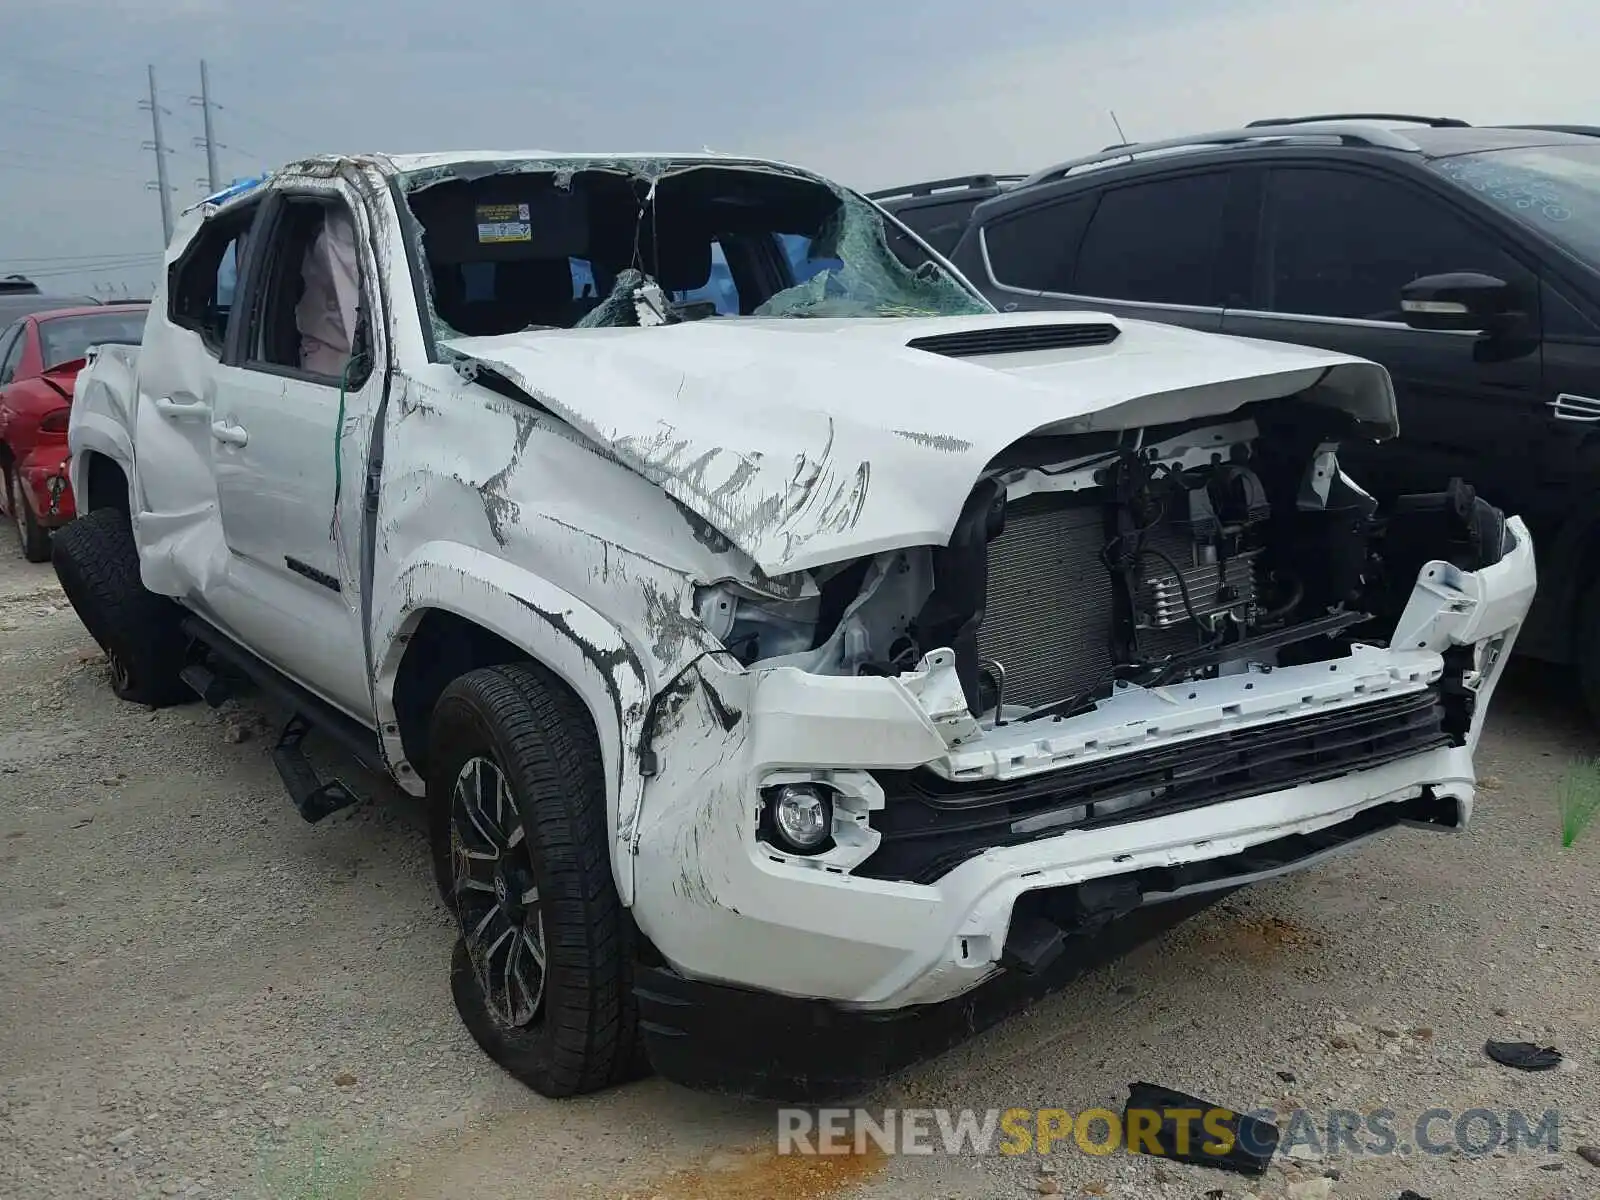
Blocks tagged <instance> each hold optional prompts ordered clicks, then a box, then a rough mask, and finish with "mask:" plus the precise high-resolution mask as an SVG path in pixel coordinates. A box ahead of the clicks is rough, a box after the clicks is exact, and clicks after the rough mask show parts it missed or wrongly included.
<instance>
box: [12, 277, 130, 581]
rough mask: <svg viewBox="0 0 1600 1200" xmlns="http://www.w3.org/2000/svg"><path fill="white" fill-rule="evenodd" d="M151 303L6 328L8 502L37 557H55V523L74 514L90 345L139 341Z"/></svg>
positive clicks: (34, 318) (64, 311)
mask: <svg viewBox="0 0 1600 1200" xmlns="http://www.w3.org/2000/svg"><path fill="white" fill-rule="evenodd" d="M148 310H149V306H148V305H146V304H106V305H96V306H94V307H90V308H58V309H54V310H51V311H46V312H35V313H30V314H28V315H27V316H25V317H23V318H22V319H21V320H19V321H17V322H16V323H14V324H12V325H10V326H8V327H7V328H6V329H4V330H0V473H3V475H4V483H5V487H4V489H3V491H0V503H3V505H4V507H5V510H6V512H7V513H8V514H9V515H10V516H11V519H12V520H13V521H15V522H16V526H17V533H18V534H19V536H20V537H21V539H22V553H23V556H24V557H25V558H27V560H28V561H29V562H46V561H48V560H49V558H50V531H51V530H52V529H55V528H57V527H59V526H62V525H65V524H66V523H67V522H68V521H70V520H72V517H73V514H74V508H73V503H72V491H71V488H70V487H69V486H68V484H67V461H66V460H67V418H68V416H69V415H70V413H71V405H72V385H73V383H74V381H75V380H76V379H77V377H78V369H79V368H80V367H82V366H83V362H84V357H85V356H86V355H87V354H88V352H89V347H90V346H99V345H104V344H105V343H107V342H122V343H125V344H129V345H137V344H138V342H139V339H140V337H141V336H143V334H144V319H145V314H146V312H148Z"/></svg>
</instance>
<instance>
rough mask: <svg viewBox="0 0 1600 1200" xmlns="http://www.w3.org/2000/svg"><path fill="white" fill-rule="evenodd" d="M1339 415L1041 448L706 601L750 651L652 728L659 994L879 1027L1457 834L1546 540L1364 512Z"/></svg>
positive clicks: (643, 847)
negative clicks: (815, 562) (1149, 923)
mask: <svg viewBox="0 0 1600 1200" xmlns="http://www.w3.org/2000/svg"><path fill="white" fill-rule="evenodd" d="M1340 432H1341V430H1340V422H1339V421H1337V420H1334V419H1332V416H1331V415H1330V412H1329V411H1328V410H1327V409H1325V408H1319V407H1317V406H1314V405H1307V404H1305V403H1302V402H1300V401H1297V400H1294V399H1285V400H1276V401H1268V402H1262V403H1258V404H1254V405H1249V406H1246V407H1245V408H1243V409H1241V410H1239V411H1238V412H1235V413H1233V414H1230V416H1229V418H1228V419H1227V421H1226V422H1221V423H1219V422H1216V421H1212V422H1205V421H1197V422H1193V423H1191V424H1190V425H1188V426H1187V427H1168V428H1151V429H1148V430H1145V431H1142V432H1130V433H1126V434H1120V435H1118V436H1117V438H1116V439H1115V441H1116V443H1117V444H1115V445H1110V446H1106V445H1104V444H1103V443H1104V439H1100V441H1101V445H1100V446H1099V448H1096V447H1095V439H1094V438H1093V437H1091V436H1084V437H1081V438H1072V437H1065V438H1044V439H1039V440H1037V441H1028V440H1024V441H1023V442H1021V443H1018V444H1017V445H1015V446H1013V447H1011V448H1010V449H1008V451H1007V452H1006V453H1005V454H1004V455H1003V456H1001V457H1000V458H999V459H997V460H996V461H995V462H994V463H992V464H991V467H990V469H989V470H987V471H986V472H985V473H984V475H983V477H982V479H981V480H980V482H979V483H978V484H977V486H976V487H975V488H973V490H972V491H971V493H970V494H969V496H968V498H967V500H966V502H965V504H964V505H963V507H962V509H961V515H960V518H959V520H958V521H957V522H956V524H955V527H954V529H953V531H952V533H951V536H950V538H949V540H948V543H947V544H945V545H942V546H923V547H915V548H908V549H901V550H895V551H889V552H885V553H881V554H876V555H872V556H868V557H864V558H861V559H857V560H855V561H852V562H849V563H845V564H839V565H835V566H831V567H829V568H826V569H821V570H815V571H812V572H808V573H807V575H808V578H809V580H810V582H812V583H813V584H814V594H808V595H806V596H805V597H804V598H801V599H797V600H792V601H776V600H774V599H772V598H771V597H770V596H760V595H756V594H754V593H751V592H747V591H745V590H744V589H742V588H740V587H738V586H733V585H728V584H719V585H715V586H709V587H705V588H702V589H701V590H700V592H699V593H698V611H699V615H700V619H701V620H702V621H703V622H704V624H705V625H706V627H707V628H708V629H709V630H710V631H711V632H712V633H713V634H714V635H715V636H716V637H717V638H718V639H719V640H720V642H721V644H722V645H723V646H725V647H726V648H727V650H728V652H729V656H731V657H733V658H736V659H737V660H738V662H739V664H740V665H741V666H742V668H743V669H742V670H740V669H737V668H735V667H734V666H733V665H732V664H730V663H729V662H728V661H727V658H726V657H723V656H718V657H716V658H713V659H708V660H702V661H701V662H699V663H697V664H696V665H695V666H694V667H693V668H692V671H691V674H692V676H693V681H694V682H693V685H692V686H691V687H688V688H685V689H683V691H682V692H681V693H680V694H681V695H682V696H683V697H685V699H684V700H683V702H682V704H681V710H680V711H678V712H676V713H675V715H674V718H673V719H672V720H670V721H666V722H663V723H662V724H661V725H659V726H658V727H657V733H658V737H657V740H656V742H655V745H654V747H653V749H652V753H656V752H659V754H660V769H661V774H660V775H659V776H658V777H657V779H656V780H654V781H653V783H652V786H651V788H650V789H648V790H647V793H646V796H645V800H644V805H643V808H642V811H641V819H640V824H639V829H638V831H637V840H636V842H635V847H636V852H637V853H638V855H639V858H638V860H637V861H638V868H637V870H638V880H639V883H638V899H639V903H638V907H637V910H636V911H637V912H638V915H639V920H640V924H641V927H642V928H643V929H644V930H645V931H646V933H647V934H648V935H649V936H650V937H651V939H652V942H653V944H654V946H655V949H656V950H657V951H659V952H660V954H661V955H662V962H661V964H660V967H659V971H660V972H662V973H663V974H662V975H661V978H660V979H658V980H657V983H658V984H659V986H660V987H662V988H667V989H669V990H670V991H671V992H672V994H673V995H675V996H677V997H678V998H679V1000H682V999H683V996H684V995H690V996H692V995H693V994H694V993H695V991H696V989H699V988H711V989H713V991H714V990H715V987H717V986H720V985H725V984H730V983H732V984H738V985H742V986H754V987H759V988H761V989H763V990H766V991H774V992H778V993H780V994H784V995H789V996H795V997H811V998H819V999H825V1000H827V1001H829V1002H832V1003H833V1004H835V1005H838V1006H841V1011H852V1012H856V1013H858V1014H865V1013H877V1014H880V1015H883V1014H888V1013H898V1012H901V1011H904V1010H907V1009H909V1008H916V1007H919V1006H925V1005H930V1004H939V1003H942V1002H946V1001H952V1000H953V999H954V998H957V997H960V996H963V995H965V994H966V993H968V992H970V991H971V990H972V989H974V988H976V987H977V986H978V985H979V984H980V983H983V982H985V981H988V980H990V979H992V978H993V977H994V976H995V975H996V974H997V973H1005V974H1010V975H1015V976H1040V977H1042V976H1044V975H1045V974H1048V973H1051V972H1059V971H1060V969H1061V968H1062V965H1063V964H1062V962H1061V960H1062V959H1063V958H1064V957H1065V958H1072V957H1074V956H1075V955H1076V956H1081V955H1082V954H1084V953H1086V952H1087V948H1088V945H1089V939H1090V937H1091V935H1095V936H1098V935H1100V934H1101V933H1102V932H1103V931H1104V930H1105V929H1106V928H1107V927H1108V926H1109V925H1111V924H1112V923H1113V922H1114V921H1115V920H1116V919H1118V918H1123V917H1127V916H1129V915H1130V914H1133V913H1134V912H1135V910H1139V909H1142V908H1146V907H1148V906H1150V905H1154V904H1157V903H1160V902H1166V901H1174V900H1180V899H1181V900H1187V899H1191V898H1195V897H1201V896H1204V895H1207V894H1210V893H1214V892H1217V891H1221V890H1226V889H1231V888H1234V887H1237V886H1240V885H1242V884H1245V883H1249V882H1252V881H1255V880H1259V879H1264V878H1269V877H1272V876H1274V875H1277V874H1282V873H1284V872H1286V871H1290V870H1295V869H1299V868H1302V867H1305V866H1308V865H1311V864H1313V863H1316V862H1319V861H1321V860H1322V859H1324V858H1326V857H1328V856H1329V855H1331V854H1334V853H1337V852H1340V851H1342V850H1345V849H1348V848H1350V847H1352V846H1355V845H1357V844H1359V843H1360V842H1362V841H1363V840H1365V839H1367V838H1369V837H1371V836H1374V835H1375V834H1378V833H1380V832H1382V831H1384V830H1386V829H1390V828H1392V827H1394V826H1396V825H1413V826H1424V827H1432V828H1440V829H1459V828H1461V827H1463V826H1464V825H1465V824H1466V823H1467V821H1468V819H1469V816H1470V812H1471V807H1472V800H1473V791H1474V776H1473V768H1472V752H1473V748H1474V746H1475V745H1476V742H1477V740H1478V736H1479V733H1480V731H1481V729H1482V725H1483V720H1484V716H1485V707H1486V704H1487V702H1488V700H1489V697H1490V694H1491V693H1492V691H1493V689H1494V686H1495V683H1496V681H1497V680H1498V678H1499V675H1500V673H1501V670H1502V669H1503V666H1504V663H1505V660H1506V657H1507V656H1508V655H1509V653H1510V651H1511V648H1512V644H1513V642H1514V640H1515V637H1516V634H1517V631H1518V628H1519V627H1520V624H1521V622H1522V619H1523V617H1524V616H1525V614H1526V612H1527V609H1528V606H1529V604H1530V603H1531V600H1532V596H1533V592H1534V584H1535V576H1534V568H1533V557H1532V545H1531V542H1530V540H1529V537H1528V534H1527V530H1526V528H1525V527H1524V526H1523V524H1522V522H1521V521H1520V520H1518V519H1515V518H1511V519H1507V518H1505V517H1504V516H1503V515H1502V514H1501V513H1500V512H1498V510H1496V509H1494V508H1493V507H1492V506H1491V505H1489V504H1488V503H1487V502H1485V501H1484V500H1482V499H1480V498H1478V497H1476V496H1475V495H1474V494H1473V492H1472V490H1471V489H1470V488H1469V487H1467V486H1466V485H1464V484H1461V483H1459V482H1453V483H1452V484H1451V485H1450V487H1449V488H1448V489H1446V490H1445V491H1443V492H1441V493H1439V494H1437V495H1430V496H1413V497H1408V498H1405V499H1404V500H1402V501H1401V502H1400V503H1399V504H1398V505H1397V506H1395V508H1394V509H1393V510H1391V511H1388V512H1383V511H1380V510H1379V508H1378V506H1377V504H1376V503H1375V502H1374V501H1373V499H1372V498H1371V497H1369V496H1368V495H1367V494H1366V493H1365V492H1363V491H1362V490H1361V489H1360V488H1359V486H1357V485H1356V484H1355V483H1354V482H1353V481H1352V480H1350V479H1349V478H1347V477H1346V476H1345V475H1344V474H1343V473H1342V472H1341V471H1340V470H1339V466H1338V462H1337V457H1336V442H1337V436H1338V434H1339V433H1340ZM729 714H734V717H733V718H731V719H730V717H729ZM669 914H670V915H669ZM1075 947H1076V948H1077V949H1076V950H1075V949H1074V948H1075ZM685 989H687V990H685ZM679 1011H680V1013H681V1010H679ZM656 1017H661V1018H662V1019H666V1018H665V1015H664V1014H663V1013H660V1012H652V1019H655V1018H656ZM685 1069H686V1070H691V1071H692V1068H689V1067H686V1068H685Z"/></svg>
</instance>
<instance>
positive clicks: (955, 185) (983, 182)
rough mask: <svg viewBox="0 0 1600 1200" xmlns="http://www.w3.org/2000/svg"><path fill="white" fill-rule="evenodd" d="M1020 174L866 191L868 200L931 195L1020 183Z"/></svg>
mask: <svg viewBox="0 0 1600 1200" xmlns="http://www.w3.org/2000/svg"><path fill="white" fill-rule="evenodd" d="M1023 178H1024V176H1021V175H958V176H956V177H955V178H953V179H933V180H930V181H929V182H927V183H908V184H906V185H905V186H904V187H894V188H885V189H884V190H883V191H881V192H868V193H867V199H869V200H899V199H908V200H909V199H912V198H913V197H917V196H931V195H933V194H934V193H935V192H971V191H977V190H979V189H987V188H1000V187H1004V186H1006V185H1007V184H1012V183H1020V182H1021V181H1022V179H1023Z"/></svg>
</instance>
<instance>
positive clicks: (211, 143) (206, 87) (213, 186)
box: [189, 58, 227, 195]
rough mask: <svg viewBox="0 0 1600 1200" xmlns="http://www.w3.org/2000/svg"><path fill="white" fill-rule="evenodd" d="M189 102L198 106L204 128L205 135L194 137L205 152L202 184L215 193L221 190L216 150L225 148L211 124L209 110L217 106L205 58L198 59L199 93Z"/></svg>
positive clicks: (196, 145) (210, 192)
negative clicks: (204, 174)
mask: <svg viewBox="0 0 1600 1200" xmlns="http://www.w3.org/2000/svg"><path fill="white" fill-rule="evenodd" d="M189 103H190V104H196V105H199V107H200V120H201V124H202V125H203V126H204V128H205V136H204V137H197V138H195V139H194V146H195V149H196V150H198V149H200V148H201V147H204V148H205V152H206V178H205V183H204V184H203V185H202V186H203V187H206V188H208V189H209V191H208V192H207V195H215V194H216V193H217V192H219V191H221V190H222V176H221V173H220V172H218V170H217V151H218V150H225V149H227V147H226V146H223V145H220V144H219V143H218V142H217V133H216V130H215V129H214V128H213V127H212V124H211V112H212V110H213V109H215V108H216V107H217V106H216V105H215V104H213V103H212V102H211V80H210V77H209V76H208V75H207V74H206V60H205V59H203V58H202V59H201V60H200V94H199V95H198V96H190V97H189Z"/></svg>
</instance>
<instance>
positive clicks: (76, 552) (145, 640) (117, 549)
mask: <svg viewBox="0 0 1600 1200" xmlns="http://www.w3.org/2000/svg"><path fill="white" fill-rule="evenodd" d="M51 541H52V545H51V554H50V558H51V561H52V562H53V563H54V564H55V569H56V578H57V579H59V580H60V581H61V590H62V591H63V592H65V593H66V596H67V600H68V602H69V603H71V605H72V607H73V610H74V611H75V612H76V613H77V614H78V619H79V620H80V621H82V622H83V627H84V628H85V629H87V630H88V631H89V636H90V637H92V638H94V640H95V641H96V642H98V643H99V645H100V648H101V649H102V650H104V651H105V652H106V658H107V659H108V660H109V661H110V665H111V690H112V691H113V692H115V693H116V694H117V695H118V696H119V697H121V698H122V699H124V700H131V701H133V702H135V703H138V704H148V705H150V706H151V707H152V708H165V707H167V706H169V705H173V704H182V703H184V702H186V701H190V700H194V699H195V698H196V697H195V695H194V692H193V691H192V690H191V689H190V688H189V687H188V686H187V685H186V684H185V683H184V682H183V681H182V680H181V679H179V678H178V672H179V671H181V670H182V669H183V664H184V657H185V654H186V652H187V648H188V639H187V638H186V637H185V636H184V633H183V629H182V622H183V610H182V609H181V608H179V607H178V606H177V605H176V604H175V603H173V602H172V601H171V600H169V599H168V598H167V597H165V596H158V595H156V594H155V593H154V592H151V591H148V590H147V589H146V588H145V586H144V584H143V582H141V581H140V578H139V551H138V549H137V547H136V546H135V545H134V541H133V529H132V527H131V526H130V525H129V524H128V517H127V514H125V513H122V512H120V511H118V510H117V509H114V508H101V509H96V510H95V511H94V512H91V513H89V514H88V515H87V516H83V517H79V518H78V519H77V520H75V521H72V522H69V523H68V524H66V525H64V526H62V528H61V529H60V530H59V531H58V532H57V533H56V535H55V537H54V538H53V539H51Z"/></svg>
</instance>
